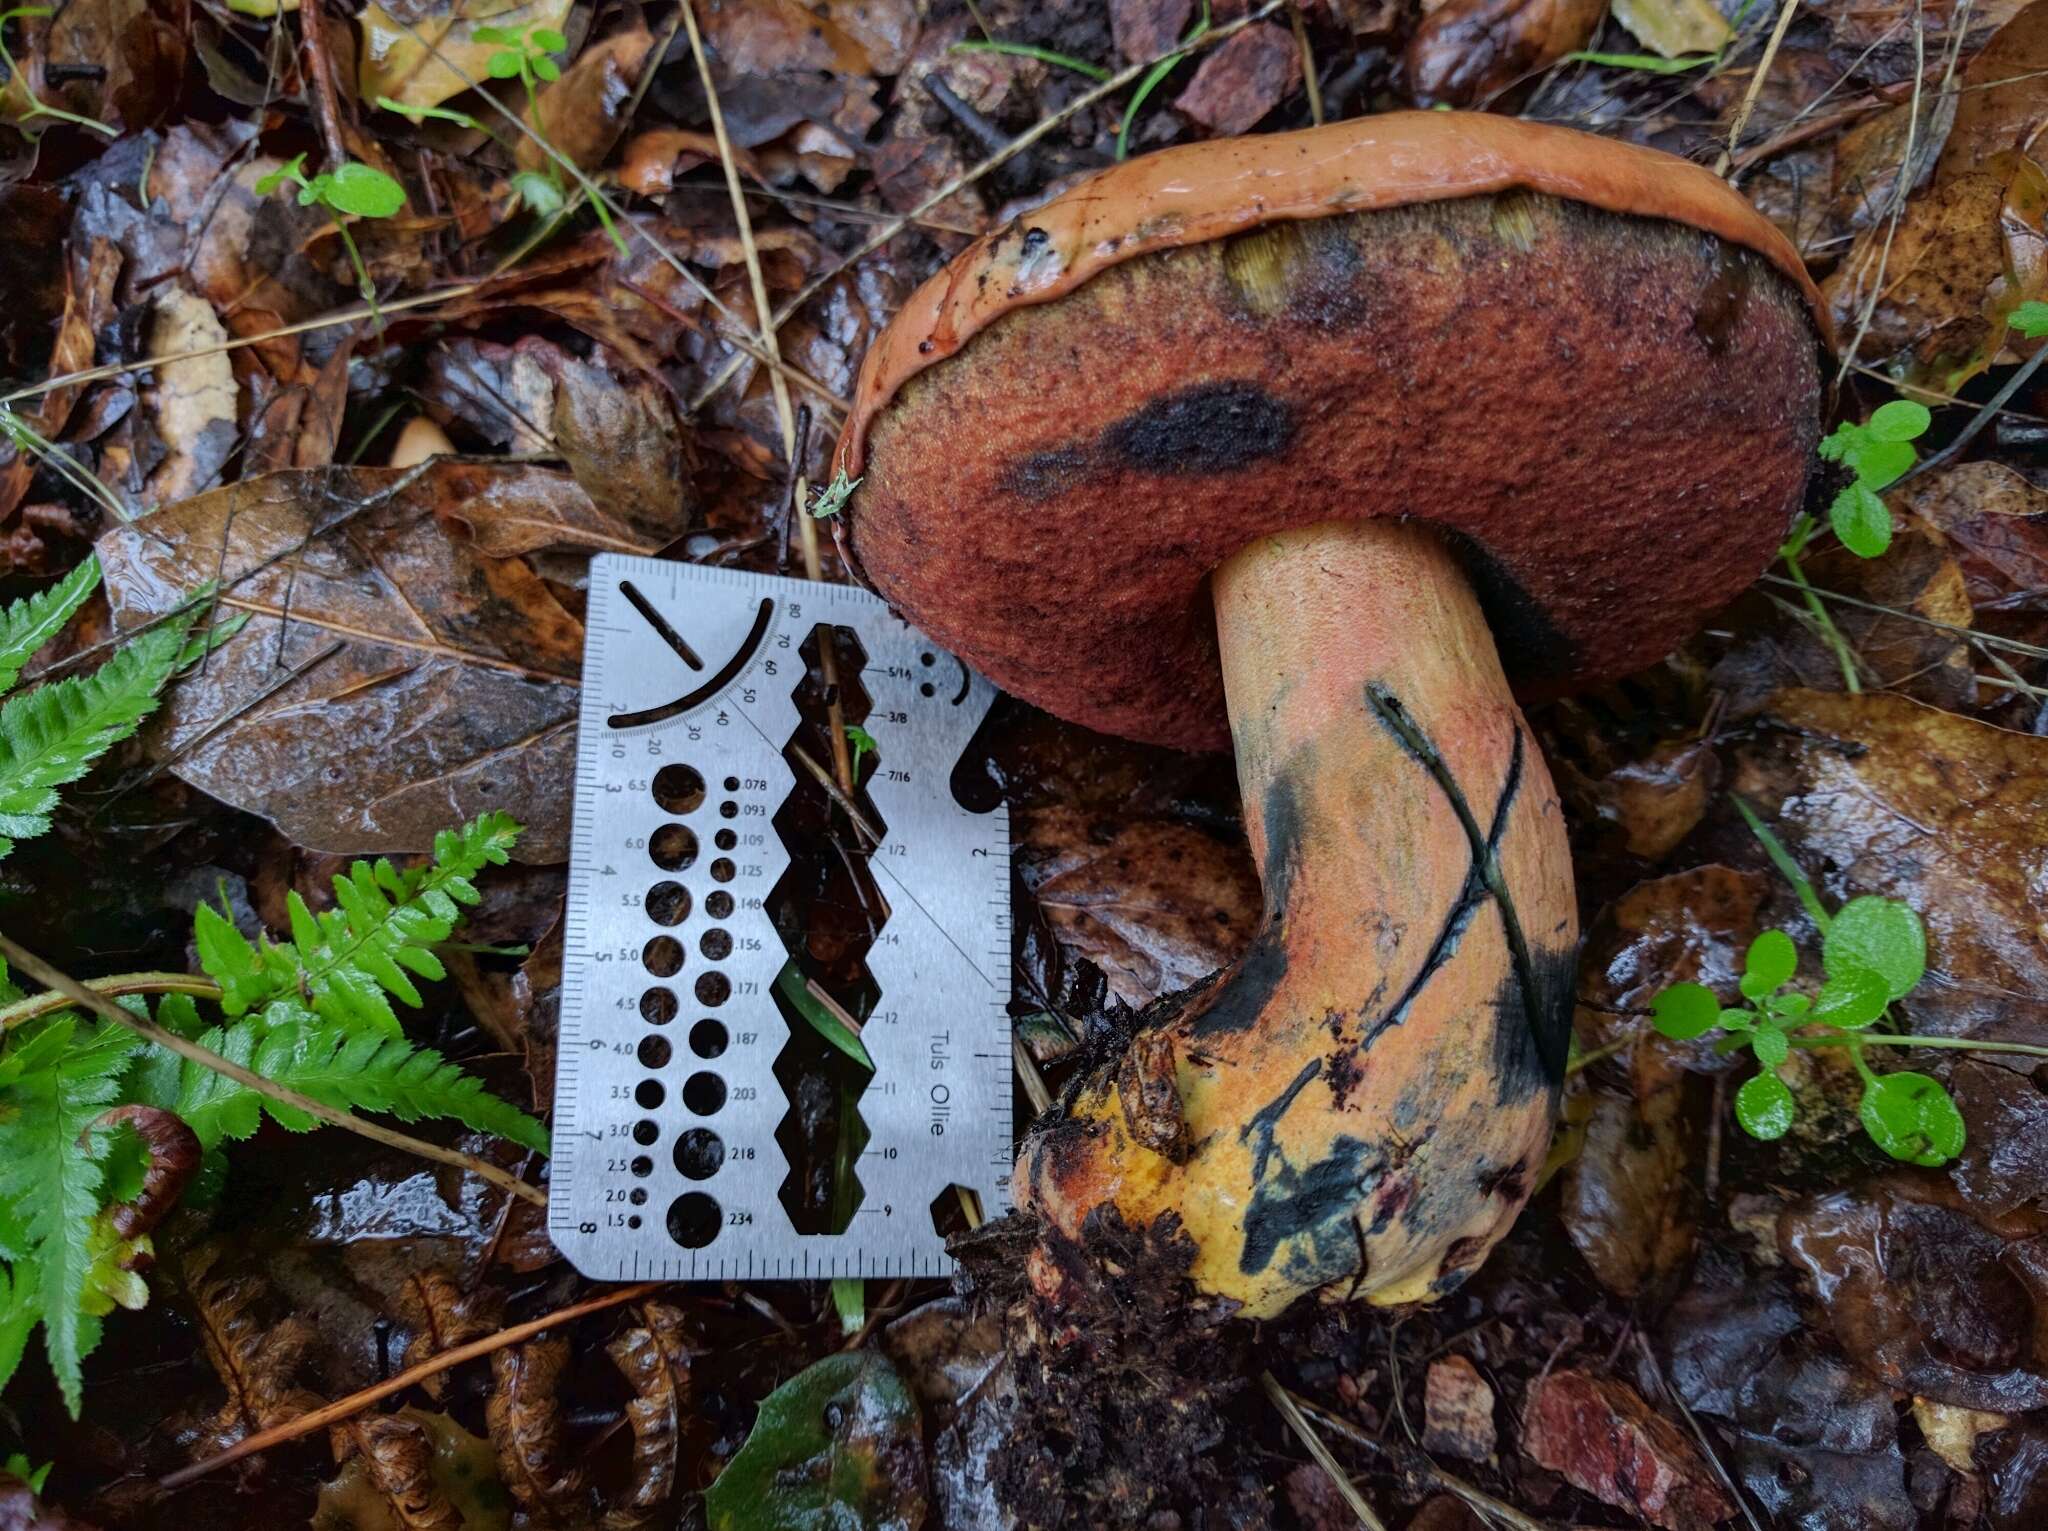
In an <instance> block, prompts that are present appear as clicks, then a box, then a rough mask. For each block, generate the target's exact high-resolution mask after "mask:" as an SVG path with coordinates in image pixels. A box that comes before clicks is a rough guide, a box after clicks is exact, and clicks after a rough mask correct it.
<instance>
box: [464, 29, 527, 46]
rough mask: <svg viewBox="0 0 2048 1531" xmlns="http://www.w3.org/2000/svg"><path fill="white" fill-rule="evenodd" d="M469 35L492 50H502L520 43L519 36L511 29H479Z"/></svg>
mask: <svg viewBox="0 0 2048 1531" xmlns="http://www.w3.org/2000/svg"><path fill="white" fill-rule="evenodd" d="M469 35H470V36H471V37H472V38H474V39H475V40H476V41H478V42H480V43H482V44H484V45H485V46H486V47H491V48H502V47H504V46H506V45H507V44H508V43H516V42H518V41H519V34H518V33H517V32H515V31H513V30H512V29H511V28H510V27H478V28H477V29H476V30H475V31H474V32H472V33H470V34H469Z"/></svg>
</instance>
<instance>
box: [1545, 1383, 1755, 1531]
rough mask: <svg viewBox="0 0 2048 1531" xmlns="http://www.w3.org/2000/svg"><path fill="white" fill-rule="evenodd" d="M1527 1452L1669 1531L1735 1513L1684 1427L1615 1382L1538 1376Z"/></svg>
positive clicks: (1702, 1528)
mask: <svg viewBox="0 0 2048 1531" xmlns="http://www.w3.org/2000/svg"><path fill="white" fill-rule="evenodd" d="M1522 1450H1523V1451H1524V1452H1526V1453H1527V1454H1528V1455H1529V1457H1530V1458H1531V1459H1532V1460H1534V1461H1536V1462H1538V1463H1540V1464H1541V1465H1542V1466H1544V1467H1547V1468H1549V1469H1550V1470H1551V1471H1552V1472H1557V1473H1562V1474H1563V1475H1564V1476H1565V1478H1566V1479H1567V1480H1568V1481H1569V1482H1570V1483H1571V1484H1572V1485H1573V1486H1574V1487H1576V1488H1579V1489H1582V1490H1583V1491H1585V1492H1586V1493H1588V1494H1591V1495H1592V1496H1593V1497H1594V1498H1596V1499H1599V1500H1601V1501H1603V1502H1604V1503H1607V1504H1611V1505H1616V1506H1619V1507H1620V1508H1621V1509H1624V1510H1627V1511H1628V1512H1629V1513H1631V1514H1634V1515H1639V1516H1641V1517H1642V1518H1643V1519H1645V1520H1647V1521H1648V1522H1650V1524H1652V1525H1655V1526H1663V1527H1665V1528H1666V1531H1706V1528H1707V1527H1709V1526H1712V1525H1714V1524H1716V1523H1717V1522H1719V1521H1722V1520H1724V1519H1726V1518H1727V1517H1728V1516H1730V1515H1733V1514H1734V1513H1735V1506H1734V1505H1732V1504H1730V1503H1729V1502H1728V1497H1727V1495H1725V1494H1723V1493H1722V1492H1721V1487H1720V1485H1719V1484H1718V1483H1716V1482H1715V1481H1714V1476H1713V1472H1712V1470H1711V1469H1710V1468H1709V1467H1708V1466H1707V1464H1706V1463H1705V1462H1704V1461H1703V1460H1702V1459H1701V1457H1700V1454H1699V1452H1698V1451H1697V1450H1696V1449H1695V1448H1694V1446H1693V1444H1692V1442H1691V1441H1689V1440H1687V1439H1686V1437H1685V1435H1684V1433H1683V1432H1682V1431H1681V1430H1680V1429H1679V1428H1678V1426H1677V1425H1675V1424H1673V1423H1672V1422H1671V1421H1670V1420H1668V1419H1666V1418H1665V1417H1664V1416H1663V1415H1661V1414H1659V1413H1658V1412H1657V1411H1656V1410H1654V1409H1652V1408H1651V1407H1650V1406H1649V1405H1648V1404H1647V1403H1645V1402H1644V1401H1643V1399H1642V1396H1641V1395H1640V1394H1639V1393H1637V1392H1636V1390H1635V1389H1634V1388H1632V1387H1630V1386H1629V1385H1628V1384H1627V1383H1625V1382H1618V1381H1616V1380H1614V1379H1613V1378H1611V1377H1597V1376H1594V1375H1593V1374H1592V1373H1590V1372H1583V1371H1570V1370H1566V1371H1554V1372H1551V1373H1549V1374H1548V1375H1546V1376H1542V1377H1539V1378H1537V1380H1536V1382H1535V1384H1534V1385H1533V1386H1532V1387H1531V1388H1530V1389H1529V1396H1528V1399H1527V1400H1526V1402H1525V1404H1524V1415H1523V1425H1522Z"/></svg>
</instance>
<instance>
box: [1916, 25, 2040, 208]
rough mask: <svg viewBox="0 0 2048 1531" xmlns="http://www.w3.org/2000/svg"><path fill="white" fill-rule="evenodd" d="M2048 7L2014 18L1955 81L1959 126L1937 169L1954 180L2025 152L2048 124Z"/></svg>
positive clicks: (1952, 130)
mask: <svg viewBox="0 0 2048 1531" xmlns="http://www.w3.org/2000/svg"><path fill="white" fill-rule="evenodd" d="M2044 69H2048V7H2044V6H2040V5H2034V4H2028V5H2025V6H2023V7H2021V8H2020V9H2019V10H2018V12H2017V14H2014V15H2012V16H2011V19H2010V20H2008V21H2007V22H2006V23H2005V24H2004V25H2003V26H2002V27H2000V28H1999V29H1998V32H1997V34H1996V35H1995V36H1993V37H1992V39H1991V40H1990V42H1988V43H1987V44H1986V45H1985V46H1984V47H1983V48H1982V49H1981V50H1980V51H1979V52H1977V53H1976V55H1975V56H1974V57H1972V58H1971V59H1970V61H1969V62H1968V64H1966V65H1965V66H1964V68H1963V71H1962V74H1961V77H1960V78H1959V79H1958V80H1957V81H1956V116H1955V124H1954V126H1953V127H1951V128H1950V130H1949V135H1948V142H1947V144H1946V145H1945V146H1944V147H1943V149H1942V154H1941V160H1940V163H1939V164H1938V165H1937V166H1936V167H1935V176H1936V178H1937V179H1938V180H1943V181H1946V180H1952V179H1954V178H1955V177H1956V176H1958V175H1961V174H1964V173H1965V172H1967V171H1968V170H1970V169H1971V168H1972V167H1974V166H1977V165H1980V164H1982V163H1983V162H1984V161H1986V160H1988V159H1990V158H1991V157H1992V156H1993V155H1996V154H2000V153H2003V152H2005V151H2006V150H2019V151H2021V152H2026V151H2027V149H2028V146H2029V145H2031V144H2032V143H2033V141H2034V137H2035V135H2036V134H2037V133H2039V132H2040V130H2041V125H2042V124H2043V123H2044V122H2048V92H2044V91H2042V89H2041V71H2042V70H2044Z"/></svg>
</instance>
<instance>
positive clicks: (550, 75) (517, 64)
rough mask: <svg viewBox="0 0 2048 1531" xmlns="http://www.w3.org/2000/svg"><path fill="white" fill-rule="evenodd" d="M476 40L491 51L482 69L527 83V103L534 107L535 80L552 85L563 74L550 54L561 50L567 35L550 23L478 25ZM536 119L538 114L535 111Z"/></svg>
mask: <svg viewBox="0 0 2048 1531" xmlns="http://www.w3.org/2000/svg"><path fill="white" fill-rule="evenodd" d="M475 36H476V40H477V41H478V42H480V43H482V44H484V45H485V46H486V47H488V48H491V49H493V50H494V51H493V52H492V53H491V54H490V55H489V56H488V57H487V58H485V60H484V73H486V74H488V75H489V76H490V77H491V78H492V79H494V80H517V81H518V82H519V83H520V84H521V85H523V86H525V87H526V104H527V106H528V107H529V108H531V107H533V106H534V105H535V103H536V102H537V100H538V99H539V94H540V85H539V84H538V83H536V82H541V83H545V84H549V85H552V84H553V83H554V82H555V81H556V80H559V79H560V78H561V77H562V66H561V65H560V64H557V63H556V62H555V61H554V59H553V58H552V57H551V56H550V55H552V54H556V53H560V52H563V51H564V50H565V49H567V48H568V46H569V39H568V38H566V37H564V36H563V35H562V34H561V33H560V32H557V31H556V30H555V29H554V28H553V27H544V26H541V25H540V24H539V23H535V24H534V25H532V26H529V27H478V28H477V29H476V33H475ZM535 116H536V120H538V114H537V113H536V114H535Z"/></svg>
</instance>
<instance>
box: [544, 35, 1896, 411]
mask: <svg viewBox="0 0 2048 1531" xmlns="http://www.w3.org/2000/svg"><path fill="white" fill-rule="evenodd" d="M526 37H527V41H529V42H530V43H532V45H533V46H534V47H536V48H539V49H540V50H541V51H542V52H544V53H560V52H561V51H562V50H563V49H564V48H566V47H568V46H569V39H568V38H566V37H564V36H563V35H562V34H561V33H560V32H557V31H556V30H555V29H554V28H553V27H535V28H534V29H533V30H532V31H531V32H528V33H527V34H526ZM1920 412H1921V413H1922V414H1923V415H1924V414H1926V413H1927V411H1926V410H1924V409H1923V410H1921V411H1920ZM1879 413H1882V411H1880V412H1879ZM1872 418H1875V416H1873V417H1872ZM1926 429H1927V427H1926V426H1924V425H1923V426H1921V427H1920V430H1923V431H1924V430H1926ZM1914 434H1915V435H1918V434H1919V432H1918V431H1916V432H1914Z"/></svg>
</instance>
